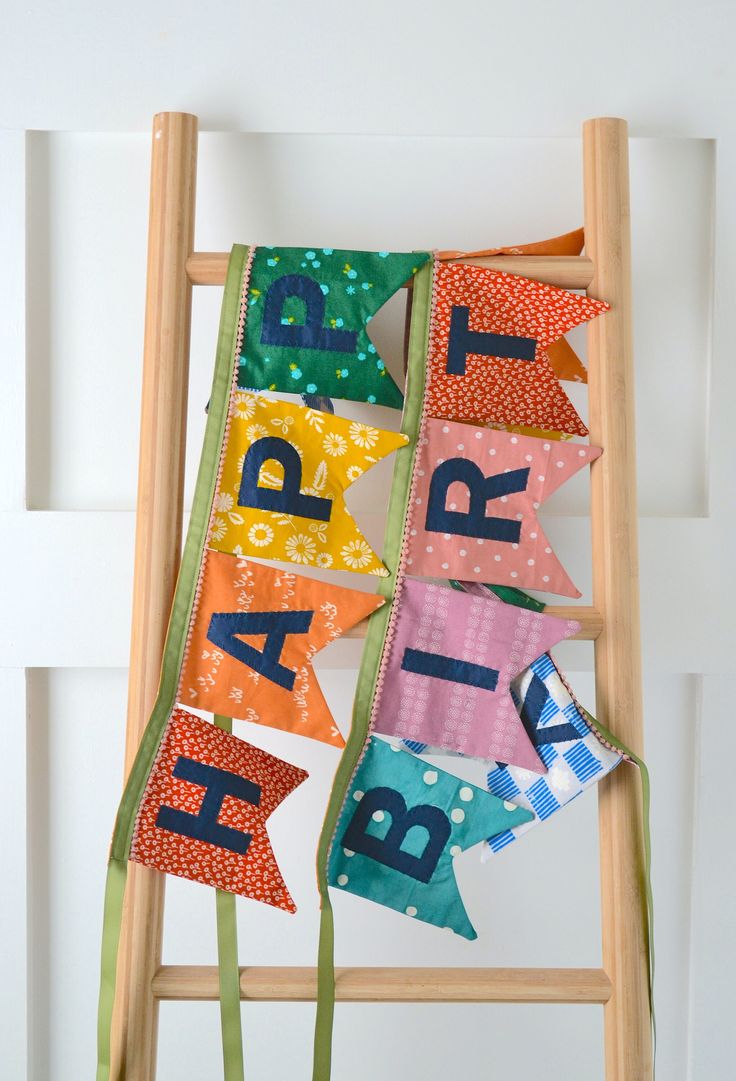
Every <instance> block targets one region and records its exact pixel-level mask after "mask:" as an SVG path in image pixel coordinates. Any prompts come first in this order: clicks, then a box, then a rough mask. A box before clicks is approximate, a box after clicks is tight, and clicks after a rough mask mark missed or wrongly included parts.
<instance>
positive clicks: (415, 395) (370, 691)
mask: <svg viewBox="0 0 736 1081" xmlns="http://www.w3.org/2000/svg"><path fill="white" fill-rule="evenodd" d="M432 267H433V261H432V260H430V262H429V263H426V264H425V265H424V266H423V267H422V268H421V269H420V270H419V271H418V272H417V274H416V275H415V277H414V288H413V290H412V295H413V302H412V316H411V330H410V337H409V366H408V373H407V385H406V396H405V399H404V413H403V416H402V420H401V431H402V432H403V433H404V434H405V435H408V436H409V440H410V441H409V443H408V444H407V445H406V446H405V447H402V448H401V449H400V450H398V451H397V452H396V459H395V463H394V475H393V482H392V485H391V496H390V501H389V508H388V518H387V522H386V532H385V535H384V549H383V562H384V563H385V564H386V567H387V568H388V570H389V577H388V578H382V579H379V584H378V592H379V593H380V594H381V595H382V596H383V597H386V599H387V600H388V599H390V598H391V597H392V596H393V593H394V588H395V585H396V572H397V570H398V566H399V560H400V557H401V546H402V542H403V538H404V525H405V519H406V514H407V511H408V502H409V491H410V487H411V479H412V475H413V472H414V457H415V454H416V450H417V441H418V435H419V426H420V423H421V418H422V404H423V402H424V380H425V360H426V356H427V348H428V341H429V313H430V301H431V297H432ZM390 611H391V605H390V603H389V604H384V605H383V607H382V608H379V609H378V611H377V612H375V613H374V614H373V615H372V616H371V617H370V619H369V621H368V634H367V636H366V642H365V648H364V651H363V658H362V661H361V665H360V672H359V674H358V685H357V689H356V692H355V702H354V704H353V721H352V726H351V729H350V735H349V737H348V741H347V744H346V746H345V750H344V751H343V754H342V757H341V759H340V764H339V765H338V767H337V772H336V774H335V780H334V782H333V785H332V792H331V793H330V800H329V803H328V805H327V811H326V814H325V820H324V824H323V826H322V832H321V834H320V838H319V846H318V848H317V885H318V888H319V895H320V906H321V913H320V929H319V951H318V955H317V1020H316V1023H315V1030H314V1067H313V1073H312V1078H313V1081H329V1078H330V1071H331V1064H332V1022H333V1016H334V1010H335V969H334V920H333V913H332V904H331V902H330V895H329V890H328V886H327V861H328V858H329V852H330V846H331V844H332V838H333V836H334V834H335V829H336V828H337V822H338V818H339V817H340V811H341V810H342V805H343V802H344V800H345V796H346V795H347V791H348V788H349V787H350V781H351V779H352V776H353V773H354V772H355V769H356V766H357V765H358V761H359V759H360V756H361V754H362V752H363V747H364V745H365V741H366V737H367V735H368V726H369V723H370V713H371V704H372V702H373V695H374V692H375V687H376V679H377V677H378V668H379V664H380V661H381V653H382V652H383V642H384V639H385V637H386V628H387V626H388V619H389V613H390Z"/></svg>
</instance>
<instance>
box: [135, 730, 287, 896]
mask: <svg viewBox="0 0 736 1081" xmlns="http://www.w3.org/2000/svg"><path fill="white" fill-rule="evenodd" d="M184 763H189V764H194V766H195V768H196V767H199V768H200V772H201V773H203V775H204V777H205V778H207V779H208V780H209V779H210V778H211V779H212V781H211V783H210V785H209V787H206V786H205V785H203V784H200V783H197V782H192V781H190V780H186V779H182V777H181V776H177V773H179V774H181V773H183V772H184V770H183V769H182V766H183V764H184ZM202 767H203V769H202ZM190 770H191V765H190ZM307 776H308V775H307V773H306V772H305V771H304V770H303V769H299V767H298V766H292V765H290V763H288V762H284V761H282V759H280V758H276V757H274V755H271V754H267V753H266V752H265V751H261V750H259V749H258V748H257V747H252V746H251V745H250V743H246V742H245V740H242V739H238V738H237V737H236V736H231V735H230V734H229V733H227V732H223V731H222V730H221V729H219V728H216V727H215V725H213V724H212V723H211V722H209V721H203V720H201V718H199V717H195V716H194V715H193V714H191V713H187V712H186V710H183V709H176V710H174V713H173V714H172V716H171V719H170V720H169V723H168V726H167V728H166V732H165V734H164V737H163V740H162V742H161V746H160V748H159V752H158V755H157V757H156V761H155V763H154V767H153V770H152V771H151V774H150V776H149V778H148V782H147V784H146V790H145V793H144V795H143V799H142V801H141V804H140V807H139V809H138V816H137V819H136V824H135V832H134V835H133V843H132V846H131V850H130V858H131V859H132V860H134V861H135V862H136V863H144V864H146V865H147V866H148V867H155V868H156V869H157V870H159V871H166V872H168V874H171V875H179V876H180V877H181V878H189V879H193V880H194V881H195V882H203V883H204V884H205V885H207V886H215V887H216V888H217V889H220V890H228V891H229V892H230V893H237V894H240V895H241V896H243V897H250V898H252V899H253V900H254V901H263V902H264V903H265V904H267V905H273V906H274V907H275V908H281V909H284V910H285V911H286V912H295V911H296V905H295V904H294V902H293V900H292V898H291V895H290V894H289V891H288V889H287V888H286V883H285V882H284V880H283V878H282V876H281V872H280V870H279V867H278V864H277V863H276V857H275V856H274V854H273V850H272V848H271V842H270V840H269V838H268V833H267V832H266V820H267V819H268V817H269V816H270V815H271V814H272V813H273V812H274V811H275V810H276V808H277V807H278V806H279V804H280V803H282V801H283V800H285V799H286V797H287V796H288V795H289V793H290V792H293V791H294V789H295V788H297V787H298V786H299V785H300V784H301V783H302V781H304V780H306V778H307ZM218 781H219V782H220V783H221V784H222V789H223V790H224V791H227V790H232V791H236V792H241V796H240V797H238V796H234V795H230V794H227V795H224V797H223V798H222V799H221V801H220V806H219V807H217V806H216V807H212V806H211V805H210V806H209V807H208V805H207V801H208V800H211V799H212V793H213V791H214V789H215V784H216V783H217V782H218ZM243 792H245V793H247V795H248V798H242V793H243ZM162 810H163V812H164V814H163V815H162ZM167 812H169V818H171V817H172V816H171V813H170V812H174V815H176V816H177V818H178V822H179V823H181V825H177V828H176V829H172V828H164V827H163V826H162V825H161V824H160V823H161V822H162V821H166V819H165V818H164V815H165V814H166V813H167ZM208 820H209V824H210V825H211V826H214V830H212V831H211V832H212V836H213V837H215V838H217V839H218V840H220V839H221V840H223V841H224V844H218V843H215V842H214V841H212V840H203V839H201V838H199V837H195V836H191V834H196V833H206V832H207V830H206V829H204V828H203V826H205V825H206V824H207V822H208ZM223 827H224V829H223ZM180 830H188V833H186V832H180ZM225 845H229V846H230V847H225ZM238 849H239V850H240V851H238ZM243 849H244V850H245V851H243Z"/></svg>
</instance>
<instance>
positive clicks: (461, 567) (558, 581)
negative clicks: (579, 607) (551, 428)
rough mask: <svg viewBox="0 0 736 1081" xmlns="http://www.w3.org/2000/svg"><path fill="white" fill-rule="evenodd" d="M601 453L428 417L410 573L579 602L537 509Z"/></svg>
mask: <svg viewBox="0 0 736 1081" xmlns="http://www.w3.org/2000/svg"><path fill="white" fill-rule="evenodd" d="M600 453H601V451H600V448H598V447H589V446H583V445H582V444H580V443H559V442H555V441H550V440H544V439H537V438H535V437H533V436H524V435H511V434H509V433H508V432H499V431H494V430H491V429H489V428H476V427H474V426H473V425H469V424H457V423H453V422H452V421H442V420H436V419H430V420H428V421H427V422H426V425H425V429H424V435H423V438H422V440H421V445H420V447H419V450H418V455H417V466H416V473H415V484H414V490H413V492H412V496H411V507H410V521H409V527H410V528H409V538H408V547H407V561H406V563H407V571H408V572H409V573H410V574H417V575H426V576H427V577H436V578H458V579H460V580H462V581H469V582H489V583H491V584H493V585H509V586H518V587H519V588H523V589H542V590H545V591H547V592H550V593H559V594H562V595H563V596H566V597H579V596H580V592H579V590H578V589H577V588H576V587H575V585H574V584H573V582H572V581H571V579H570V578H569V576H568V574H567V572H566V571H565V569H564V567H563V566H562V564H561V563H560V561H559V560H558V559H557V556H556V555H555V554H554V553H553V551H552V547H551V545H550V543H549V541H548V539H547V537H546V536H545V534H544V531H543V529H542V527H541V525H540V524H539V519H538V518H537V510H538V508H539V506H540V505H541V504H542V503H543V502H544V501H545V500H546V499H548V498H549V496H551V495H552V493H553V492H556V491H557V489H558V488H559V487H560V486H561V485H562V484H563V483H564V482H565V481H566V480H568V479H569V478H570V477H572V476H573V475H574V474H575V473H577V472H578V471H579V470H580V469H582V468H583V467H584V466H586V465H588V463H589V462H592V461H594V460H595V459H596V458H597V457H598V456H599V455H600Z"/></svg>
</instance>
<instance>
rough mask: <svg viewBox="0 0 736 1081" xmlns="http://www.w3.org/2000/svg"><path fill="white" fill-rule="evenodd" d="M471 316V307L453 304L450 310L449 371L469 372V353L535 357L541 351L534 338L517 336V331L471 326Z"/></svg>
mask: <svg viewBox="0 0 736 1081" xmlns="http://www.w3.org/2000/svg"><path fill="white" fill-rule="evenodd" d="M469 318H470V308H465V307H463V305H461V304H453V306H452V312H451V314H450V335H449V339H448V342H447V372H448V374H449V375H465V362H466V360H467V358H468V354H469V353H474V354H476V355H478V356H481V357H509V358H513V359H515V360H534V357H535V354H536V351H537V343H536V341H535V339H534V338H517V337H515V336H514V335H513V334H491V333H489V332H488V331H482V330H470V329H469V327H468V321H469Z"/></svg>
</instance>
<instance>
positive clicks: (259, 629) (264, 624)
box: [207, 612, 314, 691]
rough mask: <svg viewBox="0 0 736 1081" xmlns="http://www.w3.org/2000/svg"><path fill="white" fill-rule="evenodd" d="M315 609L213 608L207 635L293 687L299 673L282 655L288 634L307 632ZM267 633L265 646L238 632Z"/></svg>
mask: <svg viewBox="0 0 736 1081" xmlns="http://www.w3.org/2000/svg"><path fill="white" fill-rule="evenodd" d="M313 615H314V612H213V614H212V618H211V619H210V625H209V628H208V629H207V638H208V639H209V641H210V642H212V643H213V645H216V646H218V647H219V648H220V649H223V650H224V651H225V653H229V654H230V656H231V657H235V659H236V660H238V661H242V662H243V664H247V665H248V667H249V668H252V669H253V670H254V671H255V672H258V673H260V675H262V676H265V677H266V679H270V680H271V682H272V683H276V684H277V685H278V686H279V687H284V688H285V690H287V691H291V690H293V688H294V677H295V674H296V673H294V672H292V670H291V669H290V668H286V666H285V665H283V664H281V663H280V661H279V658H280V657H281V652H282V650H283V648H284V639H285V638H286V636H287V634H306V632H307V631H308V630H309V627H310V625H311V622H312V616H313ZM243 634H265V636H266V641H265V644H264V646H263V649H262V650H258V649H256V648H255V646H250V645H248V643H247V642H242V641H241V640H240V638H239V637H237V636H238V635H243Z"/></svg>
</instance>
